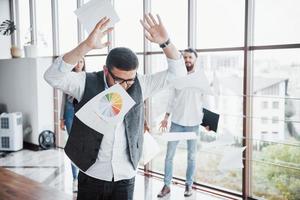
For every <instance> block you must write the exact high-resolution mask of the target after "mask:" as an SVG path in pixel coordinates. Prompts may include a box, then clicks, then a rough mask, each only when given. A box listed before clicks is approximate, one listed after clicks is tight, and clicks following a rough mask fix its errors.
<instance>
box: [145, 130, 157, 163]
mask: <svg viewBox="0 0 300 200" xmlns="http://www.w3.org/2000/svg"><path fill="white" fill-rule="evenodd" d="M159 152H160V147H159V145H158V143H157V142H156V140H155V139H154V138H153V137H152V136H151V134H150V133H148V132H147V133H144V145H143V156H142V159H141V163H143V165H146V164H147V163H148V162H150V161H151V160H152V159H153V158H155V156H156V155H157V154H158V153H159Z"/></svg>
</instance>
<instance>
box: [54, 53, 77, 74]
mask: <svg viewBox="0 0 300 200" xmlns="http://www.w3.org/2000/svg"><path fill="white" fill-rule="evenodd" d="M55 63H56V64H57V65H58V66H59V70H60V71H61V72H70V71H72V69H73V68H74V67H75V66H76V65H72V64H69V63H66V62H65V61H64V60H63V56H59V57H58V58H57V59H56V60H55Z"/></svg>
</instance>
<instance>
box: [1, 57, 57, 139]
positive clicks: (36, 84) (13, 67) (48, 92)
mask: <svg viewBox="0 0 300 200" xmlns="http://www.w3.org/2000/svg"><path fill="white" fill-rule="evenodd" d="M51 62H52V58H38V59H35V58H19V59H6V60H0V103H5V104H7V109H8V111H9V112H16V111H20V112H22V113H23V126H24V127H26V126H27V125H31V126H32V134H30V135H28V136H26V137H25V138H24V140H25V141H27V142H30V143H33V144H38V135H39V133H40V132H41V131H43V130H45V129H49V130H51V131H53V127H54V122H53V89H52V88H51V87H50V86H49V85H48V84H47V83H46V82H45V81H44V79H43V73H44V71H45V70H46V69H47V68H48V66H49V65H50V64H51Z"/></svg>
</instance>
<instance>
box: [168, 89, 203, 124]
mask: <svg viewBox="0 0 300 200" xmlns="http://www.w3.org/2000/svg"><path fill="white" fill-rule="evenodd" d="M207 101H208V100H207V96H206V95H204V94H203V93H201V91H200V90H199V89H197V88H184V89H181V90H178V89H176V88H174V87H172V88H171V92H170V96H169V102H168V106H167V113H170V114H171V121H172V122H174V123H176V124H179V125H181V126H197V125H199V124H201V123H202V118H203V111H202V108H203V107H208V102H207Z"/></svg>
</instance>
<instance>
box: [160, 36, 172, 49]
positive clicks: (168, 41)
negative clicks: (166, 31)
mask: <svg viewBox="0 0 300 200" xmlns="http://www.w3.org/2000/svg"><path fill="white" fill-rule="evenodd" d="M170 43H171V41H170V38H169V39H168V40H167V41H165V42H164V43H162V44H159V47H160V48H165V47H167V46H168V45H169V44H170Z"/></svg>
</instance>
